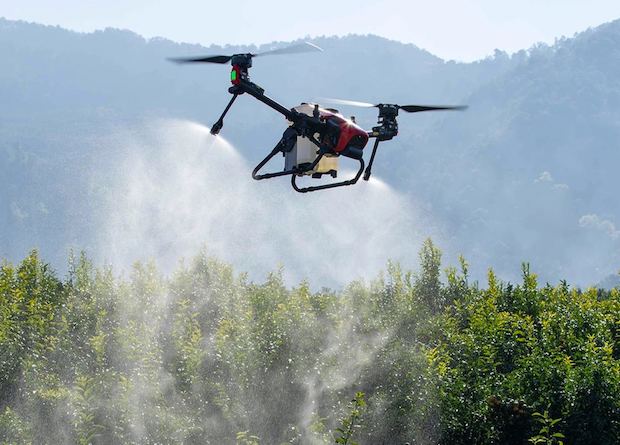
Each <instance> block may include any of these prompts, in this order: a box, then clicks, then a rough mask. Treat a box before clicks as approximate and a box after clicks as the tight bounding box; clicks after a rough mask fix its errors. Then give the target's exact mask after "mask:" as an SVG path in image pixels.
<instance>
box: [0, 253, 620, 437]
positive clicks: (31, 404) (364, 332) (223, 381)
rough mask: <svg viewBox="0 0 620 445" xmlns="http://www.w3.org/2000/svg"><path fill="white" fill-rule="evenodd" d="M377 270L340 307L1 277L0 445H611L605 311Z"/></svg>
mask: <svg viewBox="0 0 620 445" xmlns="http://www.w3.org/2000/svg"><path fill="white" fill-rule="evenodd" d="M419 260H420V264H419V268H418V271H417V272H415V273H413V272H408V271H405V270H403V269H402V268H401V266H399V265H398V264H394V263H388V265H387V267H386V270H385V271H384V272H383V273H381V274H380V275H379V276H377V277H375V278H374V279H372V280H370V281H356V282H353V283H350V284H349V285H348V286H346V287H344V288H343V289H342V290H339V291H331V290H329V289H327V288H325V289H322V290H312V288H311V287H310V286H309V285H308V284H307V283H304V282H302V283H299V284H298V285H297V286H294V287H290V286H286V285H285V283H284V281H283V279H282V271H281V270H280V271H275V272H273V273H271V274H270V275H269V276H268V277H267V279H266V280H265V281H264V282H263V283H255V282H252V281H250V280H249V279H248V278H247V276H246V275H244V274H243V273H237V272H235V271H234V270H233V269H232V267H231V266H229V265H227V264H224V263H222V262H220V261H218V260H217V259H215V258H212V257H210V256H209V255H208V254H207V253H203V254H201V255H199V256H197V257H196V258H194V259H193V260H191V261H188V262H182V263H180V264H179V266H178V268H177V270H176V271H175V272H174V273H173V274H171V275H170V276H163V275H162V274H160V273H159V272H158V271H157V270H156V268H155V266H154V265H152V264H141V263H137V264H136V265H135V266H134V268H133V270H132V271H131V272H130V273H127V274H125V275H122V276H118V275H117V274H116V273H115V272H114V271H113V270H112V269H111V268H106V267H103V268H98V267H95V266H94V265H93V264H92V263H91V261H89V259H88V258H86V256H85V255H76V256H73V257H71V259H70V261H69V267H68V270H69V272H68V274H67V275H66V277H65V278H61V277H59V276H58V274H57V273H56V272H55V271H54V270H53V269H52V268H51V267H50V266H49V265H48V264H46V263H45V261H44V260H43V259H42V258H40V257H39V254H38V253H37V252H32V253H31V254H30V255H29V256H28V257H27V258H25V259H23V261H21V262H20V263H19V264H15V265H12V264H10V263H8V262H5V263H4V264H3V265H2V267H1V268H0V443H2V444H31V443H34V444H59V443H67V444H91V443H92V444H167V443H186V444H207V443H210V444H243V445H250V444H252V445H255V444H277V445H279V444H329V443H341V444H349V445H351V444H354V443H359V444H405V443H409V444H472V443H485V444H526V443H542V444H559V443H561V442H563V443H565V444H594V443H596V444H617V443H619V441H620V291H619V290H618V289H613V290H609V291H607V290H597V289H594V288H592V289H587V290H581V289H578V288H574V287H571V286H569V284H568V283H566V282H560V283H559V284H557V285H555V286H552V285H549V284H546V285H543V284H542V283H539V282H538V281H537V277H536V275H535V274H534V273H533V272H532V271H530V269H529V266H528V265H526V264H524V265H523V268H522V280H521V282H520V283H519V284H513V283H506V282H502V281H500V280H499V279H498V278H497V277H496V276H495V274H494V273H493V271H489V272H488V281H487V283H486V284H485V285H480V284H479V283H477V282H473V281H472V280H471V279H470V278H469V275H468V264H467V263H466V261H465V260H464V259H463V260H461V264H460V267H458V268H454V267H448V268H446V269H442V265H441V253H440V251H439V250H438V248H437V247H435V246H434V245H433V243H432V242H431V241H427V242H425V243H424V246H423V248H422V250H421V251H420V254H419Z"/></svg>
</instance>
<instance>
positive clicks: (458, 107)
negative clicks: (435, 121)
mask: <svg viewBox="0 0 620 445" xmlns="http://www.w3.org/2000/svg"><path fill="white" fill-rule="evenodd" d="M398 108H399V109H401V110H404V111H406V112H407V113H419V112H420V111H437V110H466V109H467V106H465V105H456V106H434V105H398Z"/></svg>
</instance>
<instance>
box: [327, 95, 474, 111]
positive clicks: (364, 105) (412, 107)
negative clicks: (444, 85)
mask: <svg viewBox="0 0 620 445" xmlns="http://www.w3.org/2000/svg"><path fill="white" fill-rule="evenodd" d="M322 101H324V102H328V103H333V104H339V105H350V106H352V107H362V108H373V107H376V108H381V107H383V106H384V105H387V104H371V103H368V102H359V101H356V100H344V99H330V98H324V99H322ZM394 106H395V107H397V108H398V109H399V110H403V111H406V112H408V113H419V112H420V111H437V110H466V109H467V106H465V105H456V106H450V105H396V104H394Z"/></svg>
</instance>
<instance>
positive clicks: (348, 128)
mask: <svg viewBox="0 0 620 445" xmlns="http://www.w3.org/2000/svg"><path fill="white" fill-rule="evenodd" d="M320 112H321V119H333V120H334V121H335V122H336V123H337V124H338V126H339V127H340V137H339V138H338V143H337V144H336V146H335V147H334V151H335V152H336V153H340V152H342V151H343V150H344V149H345V148H347V147H348V146H349V145H353V146H354V147H356V148H359V149H363V148H364V147H365V146H366V144H367V143H368V133H366V131H365V130H364V129H363V128H361V127H359V126H358V125H357V124H356V123H355V122H353V121H352V120H350V119H346V118H345V117H344V116H342V115H341V114H338V113H334V112H332V111H329V110H325V109H321V110H320Z"/></svg>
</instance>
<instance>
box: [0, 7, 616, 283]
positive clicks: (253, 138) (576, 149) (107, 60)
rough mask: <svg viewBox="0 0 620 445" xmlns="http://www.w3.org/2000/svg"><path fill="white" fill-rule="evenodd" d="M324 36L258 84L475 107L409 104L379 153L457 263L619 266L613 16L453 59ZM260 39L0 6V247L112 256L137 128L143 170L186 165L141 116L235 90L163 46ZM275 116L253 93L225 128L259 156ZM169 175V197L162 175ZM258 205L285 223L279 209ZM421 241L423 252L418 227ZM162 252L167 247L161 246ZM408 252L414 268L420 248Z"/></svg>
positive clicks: (206, 116)
mask: <svg viewBox="0 0 620 445" xmlns="http://www.w3.org/2000/svg"><path fill="white" fill-rule="evenodd" d="M314 42H315V43H317V44H318V45H320V46H322V47H323V48H324V49H325V51H324V52H323V53H316V54H307V55H295V56H290V57H273V58H264V59H261V60H257V61H256V63H255V67H254V70H253V80H255V81H256V82H258V83H259V84H260V85H262V86H264V87H265V88H266V89H267V92H268V93H269V94H271V95H272V96H273V97H275V98H276V99H278V100H281V101H282V102H283V103H285V104H287V105H290V106H293V105H295V104H298V103H299V102H301V101H308V100H314V99H317V98H319V97H345V98H351V99H358V100H368V101H384V102H387V101H395V102H401V103H416V102H417V103H467V104H469V105H470V108H469V110H468V111H467V112H466V113H452V114H445V113H444V114H440V113H437V114H428V115H415V116H411V115H410V116H401V118H400V130H401V135H400V137H399V138H398V139H396V140H394V141H392V142H390V143H389V144H386V145H385V147H384V148H382V149H381V152H380V153H379V155H380V156H379V158H378V160H377V165H376V168H375V173H376V175H377V177H378V178H380V179H381V180H382V181H384V182H386V183H387V184H388V185H389V186H391V187H392V188H393V190H394V191H395V192H396V193H399V194H401V195H402V196H403V200H404V201H406V202H407V205H408V208H413V209H415V214H411V219H412V220H414V222H415V225H416V231H417V232H419V233H420V234H422V235H423V236H433V237H434V238H435V239H437V240H438V242H439V243H440V244H441V246H442V247H443V248H444V249H445V251H446V254H447V255H448V256H449V257H450V258H451V259H453V260H456V257H457V255H458V254H460V253H463V254H465V255H466V256H467V257H468V258H471V259H472V263H473V264H475V266H472V271H471V273H472V276H474V277H475V278H476V279H483V278H484V273H485V272H484V271H485V269H486V267H488V266H493V267H495V268H496V270H497V273H498V275H499V276H501V277H503V278H506V279H513V280H514V279H515V278H517V275H516V274H515V270H518V267H519V264H520V262H521V261H530V262H531V263H532V264H533V265H534V266H535V267H536V268H537V270H538V271H539V272H540V275H541V279H542V280H543V281H547V280H549V281H552V282H557V280H560V279H570V280H572V281H574V282H577V283H579V284H582V285H587V284H592V283H597V282H601V280H603V279H604V278H605V277H607V276H610V275H612V276H613V275H614V274H615V273H616V272H617V270H618V269H619V268H620V257H619V255H620V253H619V252H620V245H619V244H618V243H620V229H619V227H620V223H619V222H618V221H620V207H619V206H618V203H619V202H620V201H618V199H616V198H617V196H616V195H617V190H618V189H619V188H620V184H618V179H617V178H618V175H617V174H616V173H617V165H618V160H619V159H618V153H619V151H618V144H617V141H618V137H619V136H620V135H619V134H618V131H619V130H618V129H619V128H620V127H618V122H620V116H618V109H619V107H618V104H619V103H620V80H618V76H617V75H616V74H617V72H618V71H619V70H620V66H619V65H618V64H619V62H618V61H619V60H620V58H618V56H617V54H618V53H617V51H618V47H619V43H620V23H619V22H613V23H610V24H607V25H603V26H601V27H598V28H596V29H593V30H589V31H587V32H584V33H582V34H579V35H577V36H575V37H573V38H569V39H560V40H558V41H557V43H556V44H555V45H553V46H550V47H548V46H544V45H541V46H537V47H534V48H531V49H528V50H524V51H521V52H519V53H517V54H513V55H507V54H505V53H502V52H501V51H497V52H496V54H495V56H494V57H491V58H488V59H485V60H482V61H479V62H475V63H454V62H450V61H443V60H441V59H439V58H437V57H435V56H433V55H431V54H429V53H428V52H426V51H424V50H421V49H419V48H417V47H415V46H414V45H404V44H401V43H399V42H394V41H389V40H386V39H382V38H379V37H375V36H348V37H343V38H333V37H323V38H318V39H315V40H314ZM282 44H284V42H280V43H277V42H276V43H274V44H272V45H265V46H263V47H262V48H260V49H267V48H270V47H274V46H277V45H282ZM255 49H257V48H255V47H251V46H247V47H224V48H222V47H216V46H211V47H208V48H205V47H200V46H198V45H188V44H178V43H174V42H170V41H167V40H164V39H153V40H145V39H143V38H141V37H139V36H137V35H136V34H133V33H131V32H129V31H119V30H112V29H108V30H105V31H100V32H95V33H92V34H79V33H74V32H69V31H66V30H63V29H60V28H55V27H47V26H41V25H36V24H28V23H24V22H14V21H8V20H4V19H0V57H2V60H3V61H4V62H3V69H2V70H0V181H1V182H0V185H1V186H2V189H3V192H2V195H1V196H0V198H1V201H0V208H1V212H0V229H1V230H0V253H1V254H2V255H4V256H5V257H8V258H10V259H13V260H18V259H19V258H21V257H23V256H24V255H26V254H27V252H28V251H29V250H30V249H31V248H33V247H38V248H40V249H41V251H42V252H44V253H45V254H46V257H47V258H48V259H49V260H50V261H51V262H52V264H53V265H54V266H55V267H56V268H57V269H59V270H63V271H64V270H65V264H66V256H67V252H68V250H69V248H70V247H74V248H77V249H87V250H88V251H89V252H90V254H91V255H92V256H93V257H94V258H96V259H97V260H100V259H101V258H103V257H105V255H103V254H102V253H101V246H100V243H98V242H97V241H96V239H97V237H99V236H100V234H101V233H102V232H105V231H106V230H109V226H108V220H109V214H110V213H112V210H110V209H109V206H110V203H113V202H115V200H118V199H123V198H124V196H123V195H122V194H120V193H119V184H123V183H125V182H127V181H128V180H130V179H132V178H135V177H136V172H133V171H126V170H125V169H123V168H122V166H123V165H125V164H127V163H128V162H133V161H134V160H133V159H132V158H131V156H132V154H133V153H134V151H135V145H136V144H134V143H133V142H135V141H133V140H128V137H127V135H128V134H129V135H131V137H132V138H133V139H135V138H141V140H140V145H141V146H142V147H143V149H144V150H143V151H144V153H145V155H144V157H143V159H142V162H143V163H142V164H141V165H144V168H145V170H149V169H151V170H153V166H151V165H149V161H150V159H149V157H148V155H147V154H146V153H148V152H149V151H150V152H152V153H153V154H154V156H155V157H156V156H157V155H158V154H159V153H160V152H162V151H166V152H169V153H170V154H171V155H173V154H176V155H177V156H178V160H179V162H183V161H184V160H185V159H186V158H187V153H186V150H185V147H184V145H183V144H185V142H184V141H179V142H178V143H176V144H175V143H170V144H168V145H165V146H162V145H161V144H160V145H157V144H158V142H157V141H155V139H156V138H157V137H158V135H157V134H156V133H150V134H146V135H145V134H144V132H143V128H144V126H145V125H146V126H147V127H149V128H153V127H157V126H160V125H161V123H160V122H161V119H162V118H163V119H168V118H174V119H185V120H188V121H197V122H201V123H204V124H207V125H209V124H211V123H212V122H213V121H214V120H215V119H216V117H217V116H218V115H219V112H220V111H221V109H222V108H223V106H224V105H225V103H226V101H227V100H228V97H229V95H228V93H227V92H226V87H227V77H228V74H227V68H225V67H217V66H215V67H214V66H209V67H204V66H200V67H196V66H192V67H188V66H177V65H174V64H171V63H169V62H167V61H166V58H167V57H170V56H182V55H187V54H209V53H220V52H225V53H230V52H234V51H241V50H243V51H247V50H255ZM342 111H343V112H344V113H345V114H358V116H357V117H358V121H359V122H360V123H362V124H363V125H364V126H366V127H370V126H371V125H372V124H373V123H374V121H375V117H376V116H375V115H374V112H371V111H368V110H356V109H343V110H342ZM282 129H283V122H282V120H281V117H280V116H277V115H275V114H274V113H272V112H270V111H269V110H267V109H266V108H264V107H263V106H261V105H260V104H258V103H256V102H255V101H252V100H250V99H249V98H246V97H243V98H241V101H240V103H239V105H237V106H236V107H235V108H234V109H233V111H232V113H231V115H230V117H229V118H228V120H227V122H226V125H225V127H224V130H223V132H222V135H223V136H224V137H225V138H227V139H228V140H229V141H231V143H232V144H233V145H234V146H235V147H236V148H237V149H238V150H239V151H240V153H241V154H242V155H243V157H244V158H246V159H247V162H248V167H250V164H252V163H253V162H255V161H257V160H258V159H260V158H261V157H262V156H263V154H264V153H265V152H266V151H267V150H269V149H270V148H271V147H272V146H273V144H274V143H275V141H276V140H277V139H278V137H279V135H280V132H281V131H282ZM130 139H131V138H130ZM207 145H208V144H205V152H206V151H207ZM250 169H251V167H250ZM244 174H245V173H244ZM247 174H249V171H248V172H247ZM276 182H277V181H276ZM160 185H161V187H164V188H166V187H167V188H168V189H170V190H169V191H167V193H169V194H172V193H173V191H172V187H174V186H175V184H172V183H169V182H167V179H166V178H161V179H160ZM256 187H258V186H256ZM285 188H286V184H285V185H284V186H283V187H282V188H281V189H277V191H276V192H275V198H274V197H271V196H265V199H266V200H272V199H280V200H281V201H282V202H281V204H280V206H281V207H283V208H288V207H289V205H290V204H291V203H297V202H300V205H301V206H302V207H303V203H304V202H305V201H300V200H302V199H304V198H301V197H299V196H293V195H288V194H285V193H284V192H283V190H285ZM257 190H261V189H258V188H257ZM161 193H162V192H160V194H161ZM235 193H236V191H235ZM259 194H260V193H259ZM264 195H266V194H265V193H262V195H261V196H264ZM343 196H345V195H344V192H342V191H337V192H333V191H331V192H326V193H324V194H323V195H322V199H323V200H324V201H325V203H327V204H328V205H334V206H340V207H342V206H341V204H340V200H341V199H343V198H342V197H343ZM151 199H154V196H153V197H152V198H151ZM222 199H223V200H227V201H229V202H230V201H233V200H235V199H236V196H230V195H226V196H224V197H222ZM246 199H249V198H248V197H247V196H246ZM252 199H254V198H252ZM367 212H368V214H370V215H373V214H377V213H378V212H379V209H378V208H369V209H367ZM420 214H424V215H425V218H424V221H422V220H419V218H418V217H417V215H420ZM251 218H253V219H254V220H258V221H261V222H263V223H264V224H266V225H271V226H276V225H277V224H276V223H275V221H276V218H277V214H274V212H265V214H263V215H261V216H260V217H258V218H257V217H255V216H252V217H251ZM370 219H372V218H370ZM359 220H360V221H367V220H369V218H365V217H362V218H360V219H359ZM75 221H79V224H74V223H73V222H75ZM123 224H125V225H127V224H130V222H123ZM246 230H247V231H250V230H251V228H247V229H246ZM365 230H366V231H369V230H370V229H365ZM206 232H207V231H206V230H205V231H203V233H202V234H197V238H196V244H197V245H200V244H202V243H205V242H206V243H207V244H209V243H212V242H213V241H214V240H213V239H211V238H209V236H207V235H205V234H204V233H206ZM335 236H336V235H335V234H334V235H332V238H331V240H332V242H335V240H336V238H335ZM413 238H415V240H414V241H412V246H411V250H412V251H415V250H416V249H417V248H418V247H419V241H418V239H419V237H417V235H416V236H415V237H413ZM380 241H381V242H383V243H384V244H387V240H384V239H382V240H380ZM158 249H159V250H166V246H165V245H161V246H156V248H153V249H152V250H158ZM282 254H283V255H284V256H286V258H285V261H284V262H285V263H288V260H290V259H292V258H294V257H295V255H296V251H295V249H294V248H293V247H292V245H291V243H286V244H285V246H284V247H283V249H282ZM389 256H392V257H393V255H392V252H386V257H389ZM401 259H403V260H405V261H407V262H408V263H410V264H413V263H414V255H412V256H411V257H406V258H405V257H403V258H401ZM105 260H106V261H108V262H112V263H114V261H115V259H114V258H110V257H105ZM239 266H240V267H241V268H243V269H244V270H246V269H251V266H250V265H247V264H239ZM266 267H272V265H271V264H270V265H266ZM266 270H268V269H266V268H265V267H263V269H262V270H261V271H260V272H261V273H264V272H266ZM308 278H310V279H312V277H308ZM345 281H346V280H341V281H340V282H333V283H331V284H344V282H345ZM605 282H607V281H605ZM317 284H318V283H317Z"/></svg>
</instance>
